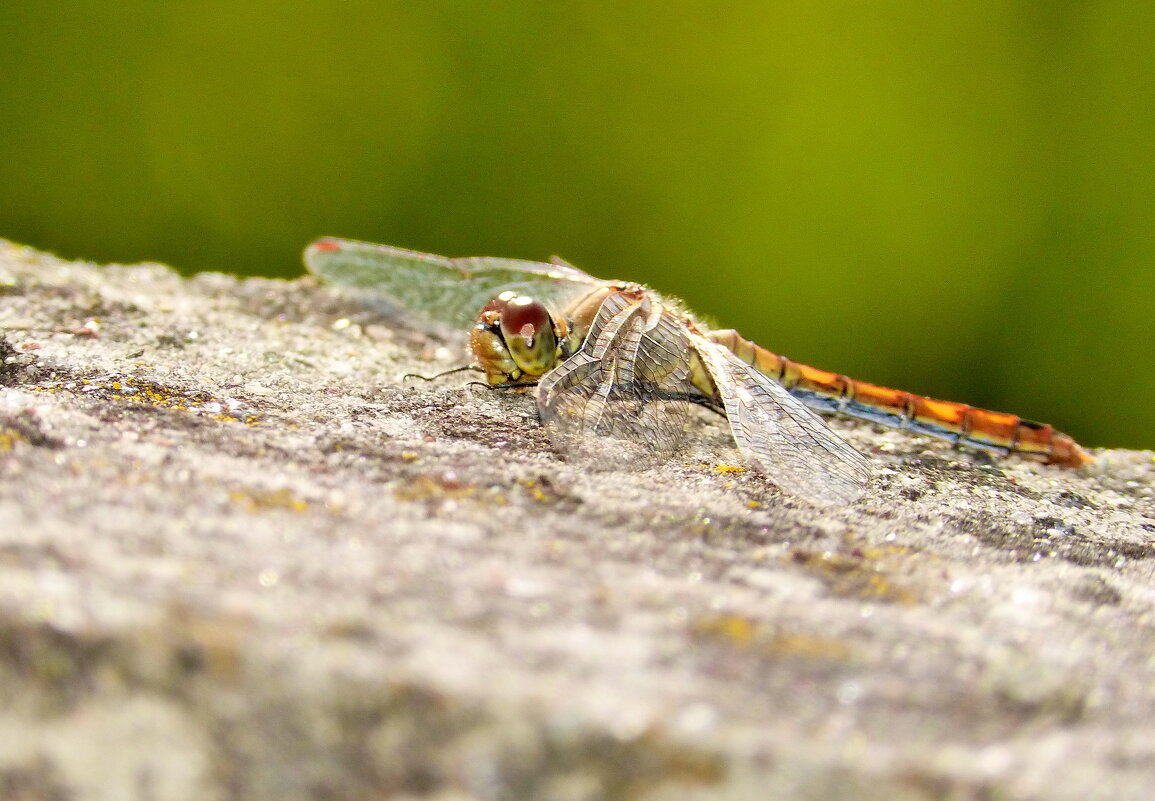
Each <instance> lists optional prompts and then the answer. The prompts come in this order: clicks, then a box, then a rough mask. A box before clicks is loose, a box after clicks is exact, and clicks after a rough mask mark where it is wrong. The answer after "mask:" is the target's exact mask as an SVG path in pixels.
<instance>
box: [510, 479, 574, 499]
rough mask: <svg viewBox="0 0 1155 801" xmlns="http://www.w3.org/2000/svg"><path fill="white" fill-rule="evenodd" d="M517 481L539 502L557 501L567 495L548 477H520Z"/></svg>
mask: <svg viewBox="0 0 1155 801" xmlns="http://www.w3.org/2000/svg"><path fill="white" fill-rule="evenodd" d="M517 483H518V485H520V486H521V487H522V488H523V489H524V490H525V491H526V493H527V494H528V495H529V497H530V498H531V499H532V500H534V501H536V502H537V503H557V502H558V501H561V500H564V499H565V498H566V496H565V495H563V494H562V493H560V492H558V490H557V489H556V488H555V487H554V486H553V483H552V482H551V481H550V480H549V479H548V478H544V477H543V478H540V479H536V480H535V479H528V478H527V479H518V482H517Z"/></svg>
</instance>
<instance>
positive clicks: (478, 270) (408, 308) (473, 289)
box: [304, 237, 601, 332]
mask: <svg viewBox="0 0 1155 801" xmlns="http://www.w3.org/2000/svg"><path fill="white" fill-rule="evenodd" d="M304 259H305V266H306V267H308V268H309V271H310V272H312V273H313V274H314V275H318V276H320V277H321V278H324V279H325V280H327V281H331V282H332V283H334V284H338V285H340V286H345V287H351V288H353V289H357V290H363V291H364V292H365V294H366V297H367V299H370V300H372V301H375V302H377V303H382V304H383V305H384V306H385V307H386V310H387V311H389V312H390V313H394V314H395V313H399V312H400V313H403V314H406V315H408V316H411V317H413V318H414V319H415V320H417V321H418V322H419V323H421V324H423V325H425V326H426V327H428V328H432V329H437V330H441V331H449V330H453V331H456V332H460V331H461V330H462V329H464V328H467V327H468V326H470V325H472V324H473V323H475V322H476V321H477V313H478V311H479V310H480V309H481V307H482V306H484V305H485V304H486V303H487V302H488V301H489V300H490V299H491V298H494V297H496V296H497V295H499V294H501V293H502V292H505V291H506V290H514V291H517V292H519V293H522V294H526V295H530V296H532V297H533V298H535V299H536V300H540V301H541V302H542V303H544V304H545V305H546V306H547V307H552V308H554V309H561V308H563V307H564V306H565V305H566V304H567V302H568V301H569V300H570V299H572V298H573V297H576V296H578V295H581V294H583V293H586V292H588V291H589V290H590V287H591V286H596V285H598V284H600V283H601V282H600V281H598V280H597V279H596V278H593V277H592V276H590V275H587V274H586V273H583V272H582V271H581V270H579V269H577V268H576V267H572V266H570V265H568V264H546V263H543V262H534V261H520V260H518V259H500V258H484V257H481V258H464V259H449V258H446V257H444V256H435V255H433V254H432V253H420V252H418V251H415V250H404V249H402V248H395V247H389V246H388V245H375V244H372V243H370V242H356V241H353V240H350V239H335V238H332V237H328V238H325V239H318V240H317V241H316V242H313V243H312V244H311V245H309V247H307V248H306V249H305V255H304Z"/></svg>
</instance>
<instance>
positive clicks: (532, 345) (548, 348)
mask: <svg viewBox="0 0 1155 801" xmlns="http://www.w3.org/2000/svg"><path fill="white" fill-rule="evenodd" d="M565 339H566V331H565V324H564V322H561V321H558V320H555V319H554V317H553V316H552V315H551V314H550V313H549V310H548V309H546V307H545V305H544V304H542V303H541V302H540V301H537V300H534V299H533V298H531V297H528V296H526V295H519V294H518V293H516V292H513V291H509V292H502V293H501V294H500V295H498V296H497V297H496V298H494V299H493V300H491V301H489V303H487V304H485V307H484V308H483V309H482V310H481V314H480V316H479V319H478V322H477V325H476V326H474V328H473V332H472V334H471V336H470V347H471V348H472V349H473V355H474V357H475V358H476V359H477V362H478V365H479V366H480V367H481V369H482V370H483V371H485V377H486V380H487V381H488V382H489V383H490V384H510V383H518V382H525V381H527V380H529V381H533V380H536V379H537V378H538V377H540V376H542V375H544V374H545V373H547V372H549V371H550V370H551V369H553V368H554V366H556V365H557V363H558V362H559V361H560V360H561V359H562V358H563V355H564V354H562V352H561V344H560V343H563V342H564V341H565Z"/></svg>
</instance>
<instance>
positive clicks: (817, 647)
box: [689, 614, 851, 660]
mask: <svg viewBox="0 0 1155 801" xmlns="http://www.w3.org/2000/svg"><path fill="white" fill-rule="evenodd" d="M689 631H690V635H691V636H693V637H695V638H698V639H705V640H714V641H719V642H723V643H726V644H729V645H732V646H736V647H739V648H742V649H744V650H745V649H748V650H753V651H757V652H759V653H763V654H767V655H771V656H792V657H801V658H803V659H833V660H843V659H848V658H850V656H851V649H850V646H849V645H847V644H846V643H845V642H843V641H841V640H836V639H834V638H832V637H822V636H818V635H815V634H808V633H806V632H786V631H779V630H776V629H775V628H774V627H772V626H768V625H766V624H763V623H757V622H755V621H753V620H751V619H750V618H747V617H743V616H741V615H727V614H721V615H707V616H704V617H699V618H696V619H694V620H692V621H690V624H689Z"/></svg>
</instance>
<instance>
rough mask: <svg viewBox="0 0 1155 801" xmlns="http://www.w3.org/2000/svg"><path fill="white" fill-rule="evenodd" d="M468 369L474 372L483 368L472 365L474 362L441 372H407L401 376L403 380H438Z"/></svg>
mask: <svg viewBox="0 0 1155 801" xmlns="http://www.w3.org/2000/svg"><path fill="white" fill-rule="evenodd" d="M466 370H473V371H474V372H480V371H481V368H480V367H477V366H475V365H472V364H463V365H462V366H461V367H454V368H452V369H450V370H444V371H442V372H440V373H434V374H433V375H421V373H406V374H405V375H403V376H401V378H402V380H404V379H406V378H420V379H421V380H422V381H436V380H437V379H439V378H444V377H445V376H447V375H453V374H454V373H463V372H465V371H466Z"/></svg>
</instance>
